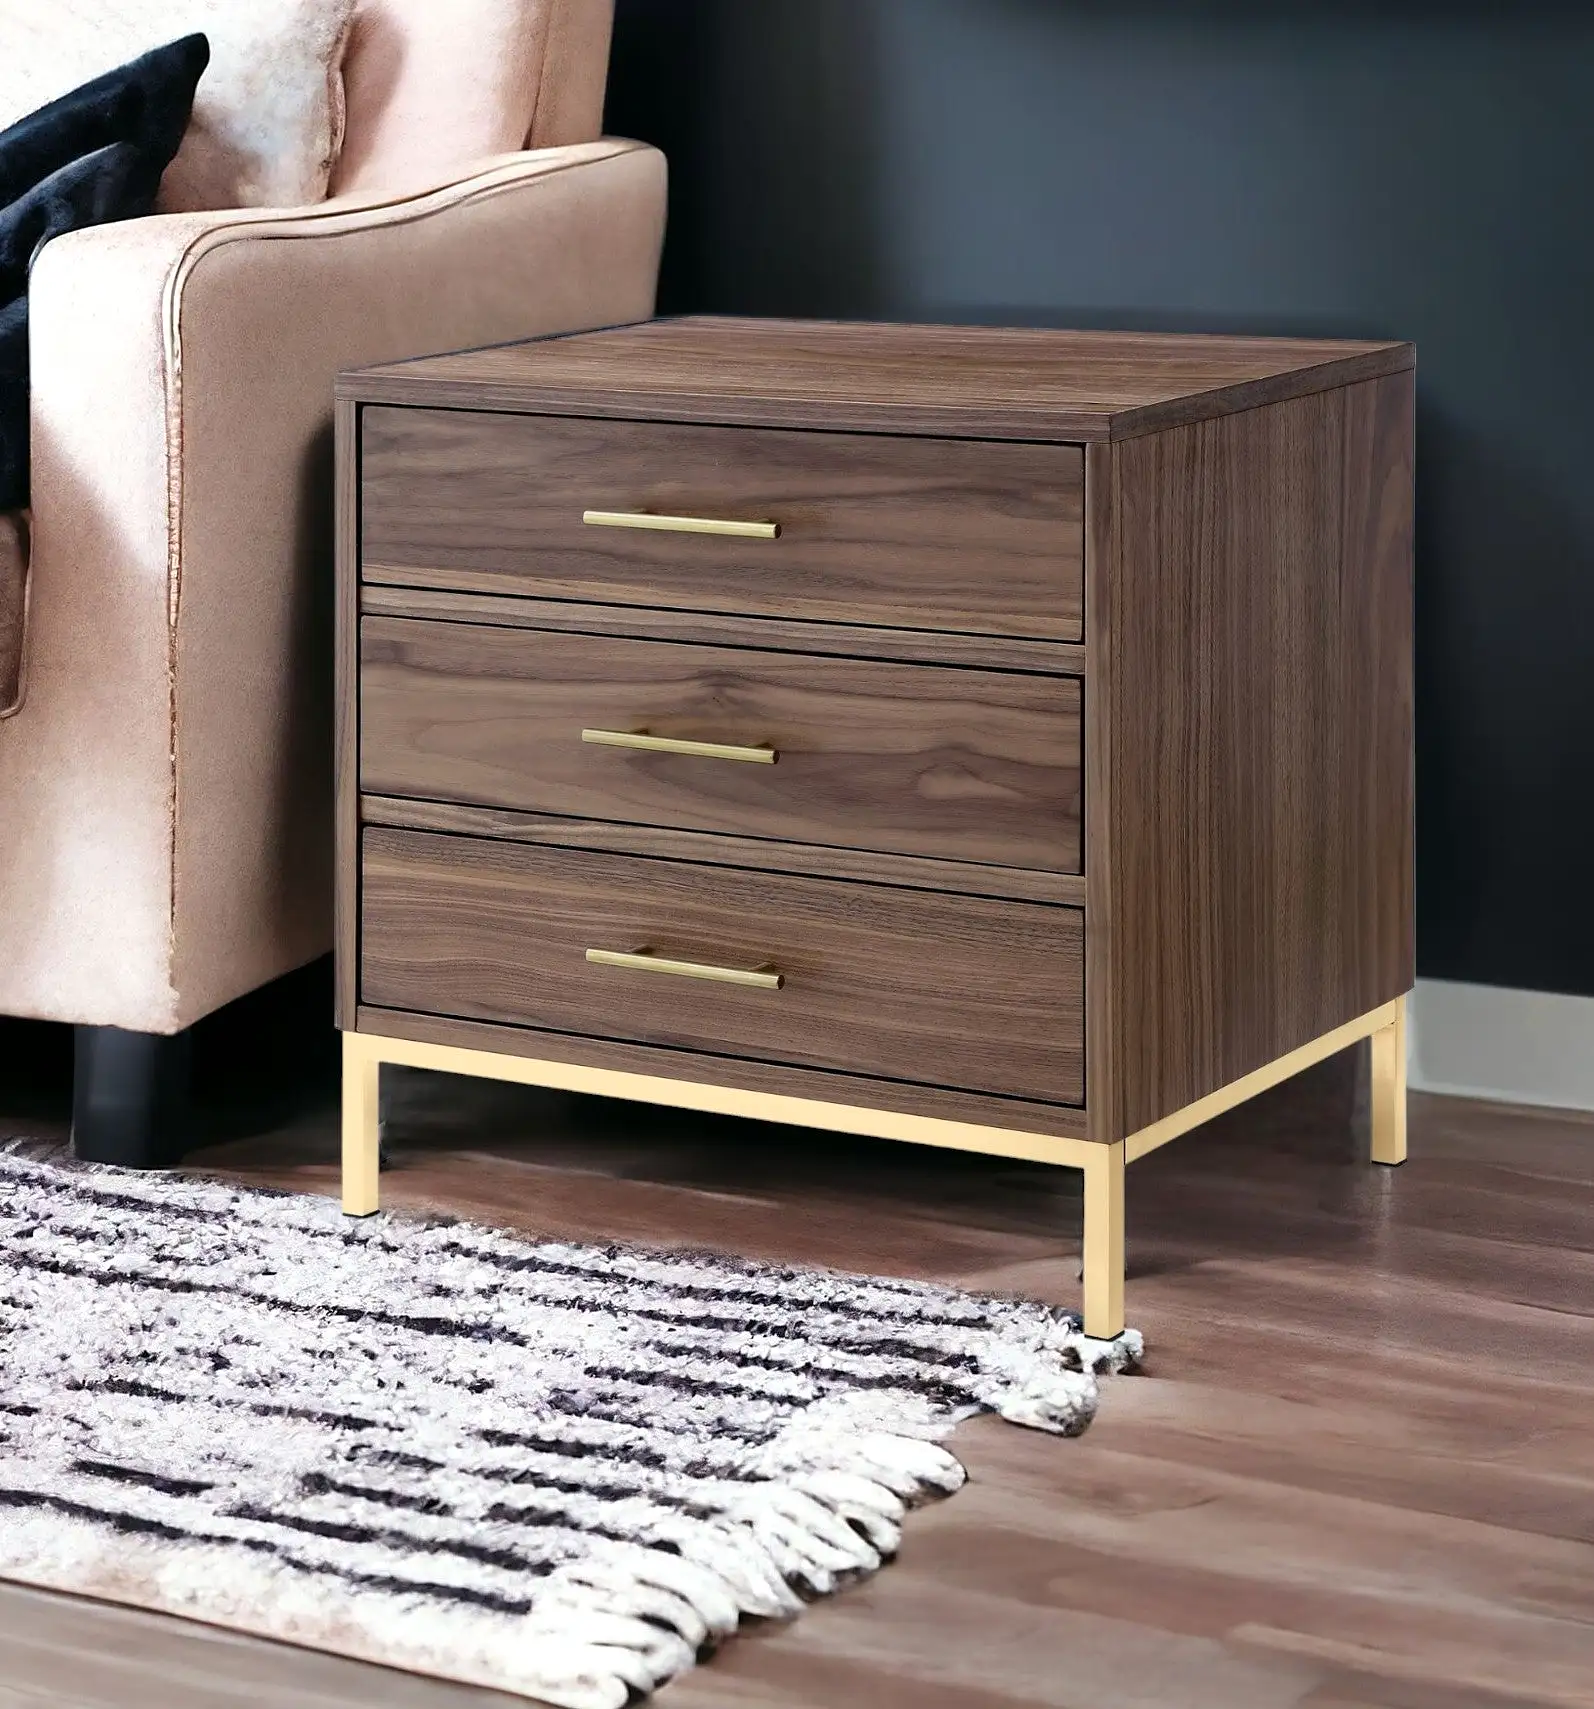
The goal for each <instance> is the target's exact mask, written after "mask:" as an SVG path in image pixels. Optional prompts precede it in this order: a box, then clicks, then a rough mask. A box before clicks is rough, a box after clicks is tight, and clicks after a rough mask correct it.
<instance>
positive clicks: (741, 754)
mask: <svg viewBox="0 0 1594 1709" xmlns="http://www.w3.org/2000/svg"><path fill="white" fill-rule="evenodd" d="M581 739H582V741H583V742H595V743H597V744H598V746H599V747H604V748H642V749H645V750H646V751H647V752H648V753H653V754H695V755H696V756H697V758H698V759H700V760H742V761H745V762H746V763H747V764H748V765H773V764H774V763H775V761H776V760H777V759H779V758H780V752H779V750H778V749H776V748H743V747H738V746H737V745H736V744H735V743H734V742H688V741H685V740H683V739H682V738H681V737H679V736H650V735H649V734H648V733H647V731H646V730H583V731H582V732H581Z"/></svg>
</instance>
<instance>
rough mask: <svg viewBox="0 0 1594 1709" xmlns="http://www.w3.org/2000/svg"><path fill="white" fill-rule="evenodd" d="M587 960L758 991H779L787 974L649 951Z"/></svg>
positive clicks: (595, 954) (602, 952)
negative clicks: (722, 964) (751, 988)
mask: <svg viewBox="0 0 1594 1709" xmlns="http://www.w3.org/2000/svg"><path fill="white" fill-rule="evenodd" d="M587 960H588V961H590V962H592V963H594V964H595V965H596V966H598V967H628V968H633V969H636V970H638V971H640V972H642V973H674V974H678V975H679V976H680V977H681V978H683V979H712V980H715V981H716V982H717V983H718V984H721V985H751V986H753V987H754V988H755V989H757V990H759V991H778V990H780V988H781V987H782V986H783V985H784V984H785V983H786V975H785V974H784V973H777V972H775V970H774V969H773V968H769V967H751V968H749V967H711V966H709V965H707V964H706V963H704V962H700V961H671V960H670V959H669V957H668V956H663V955H655V954H654V953H653V951H652V950H650V949H639V950H620V949H589V950H588V951H587Z"/></svg>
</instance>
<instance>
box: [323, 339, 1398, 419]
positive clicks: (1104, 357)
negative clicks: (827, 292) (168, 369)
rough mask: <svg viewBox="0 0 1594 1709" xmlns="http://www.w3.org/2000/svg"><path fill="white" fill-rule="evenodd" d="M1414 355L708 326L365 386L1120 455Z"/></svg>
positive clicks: (413, 369)
mask: <svg viewBox="0 0 1594 1709" xmlns="http://www.w3.org/2000/svg"><path fill="white" fill-rule="evenodd" d="M1412 360H1413V356H1412V348H1411V346H1410V345H1409V344H1396V343H1384V342H1360V343H1356V342H1351V341H1348V340H1327V339H1308V338H1228V337H1193V336H1190V335H1188V334H1163V333H1147V332H1058V331H1046V330H1036V329H1016V328H1012V327H1002V328H996V327H973V326H892V325H878V324H873V323H868V324H863V323H860V324H852V325H848V324H845V323H838V322H826V321H780V320H736V319H725V318H717V317H713V316H700V317H689V318H685V319H679V320H659V321H649V322H644V323H642V324H640V325H637V326H627V327H616V328H612V329H610V330H608V331H605V332H599V333H589V334H586V335H584V336H582V337H580V338H578V339H538V340H532V341H529V342H526V343H522V344H505V345H498V346H496V347H494V348H493V349H490V350H474V351H462V352H460V353H458V354H455V355H448V356H431V357H424V358H421V359H420V360H418V361H412V362H401V363H392V364H389V365H387V366H385V367H381V368H368V369H366V370H364V371H363V372H362V373H360V374H358V375H355V376H349V377H347V378H345V379H344V380H342V381H340V382H339V383H340V385H341V386H342V387H344V388H345V395H348V394H351V393H352V394H353V395H357V396H359V397H360V398H362V399H366V400H371V401H385V402H390V403H421V404H427V403H440V402H447V403H448V404H450V405H451V406H452V407H455V408H486V409H505V410H529V411H534V412H545V413H550V414H555V415H558V414H564V413H567V412H568V413H569V414H572V415H601V416H634V417H640V418H647V419H655V420H668V421H720V422H739V423H746V424H764V425H769V426H796V427H819V428H831V429H834V428H863V429H869V430H872V431H877V432H892V433H915V434H946V435H951V436H953V437H957V436H963V435H967V436H970V437H974V438H991V439H1040V440H1074V441H1089V440H1095V439H1119V438H1124V437H1128V436H1133V435H1136V434H1140V433H1147V432H1150V431H1152V430H1154V429H1157V428H1161V427H1167V426H1171V425H1174V424H1176V423H1180V422H1187V421H1193V420H1197V419H1201V418H1204V417H1208V416H1212V415H1222V414H1227V413H1229V412H1230V411H1233V410H1237V409H1249V408H1253V407H1255V406H1256V405H1258V404H1262V403H1269V402H1275V401H1278V400H1279V399H1282V398H1287V397H1297V396H1300V395H1302V394H1303V393H1307V392H1312V391H1321V390H1324V389H1326V388H1328V387H1331V386H1341V385H1345V384H1347V383H1348V382H1351V381H1355V380H1361V379H1369V378H1373V377H1376V376H1378V375H1382V374H1387V373H1391V372H1394V371H1396V370H1399V369H1403V368H1409V367H1410V366H1411V364H1412Z"/></svg>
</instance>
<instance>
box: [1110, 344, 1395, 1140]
mask: <svg viewBox="0 0 1594 1709" xmlns="http://www.w3.org/2000/svg"><path fill="white" fill-rule="evenodd" d="M1412 393H1413V387H1412V380H1411V377H1410V376H1409V375H1407V374H1400V375H1395V376H1392V377H1390V378H1387V379H1382V380H1377V381H1373V382H1369V383H1365V384H1361V385H1356V386H1352V387H1348V388H1345V389H1342V390H1338V391H1332V392H1321V393H1317V394H1314V395H1312V396H1308V397H1304V398H1300V399H1296V400H1293V401H1290V402H1287V403H1282V404H1276V405H1272V406H1270V407H1267V408H1263V409H1257V410H1251V411H1248V412H1246V413H1244V414H1239V415H1233V416H1229V417H1226V418H1223V419H1218V420H1213V421H1208V422H1202V423H1199V424H1197V425H1194V426H1190V427H1180V428H1176V429H1173V430H1171V431H1168V432H1165V433H1159V434H1155V435H1152V436H1149V437H1146V438H1143V439H1139V440H1135V441H1133V442H1132V443H1129V444H1125V445H1118V446H1114V447H1113V448H1112V450H1111V453H1110V476H1109V479H1110V494H1102V495H1099V502H1101V503H1103V504H1105V505H1110V514H1104V515H1103V516H1102V517H1101V518H1100V519H1099V520H1094V519H1093V529H1092V539H1093V543H1096V542H1097V541H1098V540H1099V542H1100V544H1101V546H1102V547H1103V548H1104V549H1105V553H1106V554H1107V555H1106V556H1105V557H1101V558H1098V559H1096V560H1095V561H1093V564H1092V577H1091V586H1090V600H1091V604H1090V623H1091V635H1092V643H1091V646H1092V651H1091V673H1092V674H1091V675H1090V677H1089V678H1088V682H1089V685H1090V692H1091V695H1092V701H1091V706H1092V708H1093V710H1092V712H1091V722H1092V726H1093V728H1092V739H1093V741H1094V742H1095V743H1097V744H1099V747H1098V749H1097V751H1096V752H1095V753H1094V755H1093V756H1092V760H1091V762H1090V765H1089V775H1090V777H1091V778H1092V779H1094V778H1095V777H1096V776H1097V775H1098V772H1099V773H1100V775H1101V776H1102V777H1103V779H1104V781H1105V790H1104V795H1103V799H1102V800H1101V801H1100V802H1098V803H1096V804H1094V805H1093V807H1092V809H1091V818H1092V823H1091V827H1090V832H1089V836H1088V844H1087V854H1086V864H1087V868H1088V869H1089V872H1090V875H1091V876H1090V878H1089V882H1090V885H1091V890H1090V900H1089V906H1090V909H1091V913H1090V929H1091V934H1092V952H1091V965H1092V970H1093V977H1092V990H1091V1014H1090V1026H1091V1029H1092V1035H1093V1039H1094V1037H1095V1033H1096V1029H1099V1028H1105V1029H1108V1036H1106V1037H1105V1038H1103V1039H1100V1040H1099V1041H1097V1042H1096V1043H1093V1047H1092V1060H1093V1062H1097V1061H1098V1060H1099V1061H1100V1063H1101V1064H1102V1065H1103V1068H1104V1069H1105V1072H1104V1074H1103V1075H1102V1077H1101V1079H1100V1080H1098V1079H1097V1078H1096V1076H1095V1075H1094V1074H1093V1078H1092V1085H1091V1113H1092V1118H1093V1132H1094V1133H1095V1136H1096V1137H1103V1136H1117V1135H1121V1134H1125V1133H1130V1132H1133V1131H1135V1130H1136V1129H1138V1128H1141V1127H1143V1126H1145V1125H1147V1124H1148V1123H1150V1122H1152V1121H1154V1120H1156V1119H1157V1118H1158V1117H1160V1116H1163V1115H1166V1114H1168V1113H1169V1112H1171V1111H1173V1110H1176V1109H1179V1108H1181V1107H1182V1106H1184V1105H1185V1104H1188V1103H1190V1102H1192V1101H1193V1100H1195V1099H1196V1098H1199V1097H1201V1096H1203V1095H1205V1094H1206V1093H1208V1092H1210V1091H1213V1090H1215V1089H1216V1088H1218V1087H1220V1086H1222V1085H1225V1084H1226V1083H1228V1082H1229V1081H1231V1080H1234V1079H1237V1078H1238V1077H1239V1076H1241V1075H1244V1074H1247V1073H1249V1072H1251V1071H1252V1070H1253V1069H1256V1068H1258V1067H1260V1066H1262V1065H1263V1064H1264V1063H1267V1062H1269V1061H1271V1060H1272V1059H1274V1058H1275V1057H1278V1056H1281V1055H1283V1054H1284V1053H1285V1052H1287V1051H1290V1050H1293V1049H1295V1048H1296V1047H1298V1046H1300V1045H1302V1044H1304V1043H1306V1042H1308V1041H1309V1040H1311V1039H1313V1038H1315V1037H1317V1036H1318V1035H1320V1034H1322V1033H1324V1032H1327V1031H1329V1030H1330V1029H1332V1028H1334V1027H1336V1026H1338V1025H1341V1024H1343V1023H1344V1022H1346V1021H1348V1020H1351V1019H1352V1018H1354V1017H1355V1016H1357V1015H1360V1014H1363V1013H1365V1012H1367V1011H1368V1010H1370V1009H1373V1008H1375V1007H1377V1006H1378V1005H1379V1004H1381V1003H1384V1002H1387V1001H1389V1000H1390V999H1392V998H1394V997H1396V996H1399V995H1400V994H1401V993H1403V992H1405V991H1406V990H1408V989H1409V988H1410V986H1411V983H1412V978H1413V939H1412V757H1411V756H1412V583H1411V530H1412ZM1096 502H1098V499H1097V497H1096V496H1095V495H1093V505H1094V503H1096ZM1098 862H1100V873H1101V876H1100V882H1099V884H1098V882H1097V879H1096V877H1095V873H1096V863H1098ZM1097 934H1101V938H1100V940H1099V942H1098V940H1097ZM1098 965H1099V967H1100V970H1101V977H1100V978H1099V979H1097V978H1096V977H1095V970H1096V969H1097V968H1098ZM1098 1045H1099V1057H1098Z"/></svg>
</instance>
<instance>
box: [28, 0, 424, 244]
mask: <svg viewBox="0 0 1594 1709" xmlns="http://www.w3.org/2000/svg"><path fill="white" fill-rule="evenodd" d="M438 3H439V4H442V0H438ZM354 4H355V0H48V3H47V4H42V3H41V0H0V126H3V125H9V124H12V123H14V122H15V121H16V120H17V119H19V118H21V117H22V116H23V115H24V114H25V113H30V112H32V111H33V110H34V109H35V108H37V107H42V106H43V105H44V104H45V103H46V102H48V101H52V100H54V99H55V98H56V97H58V96H59V95H61V94H63V93H65V92H66V91H67V90H70V89H72V88H74V87H76V86H77V85H78V84H81V83H84V82H86V81H88V80H89V79H90V78H92V77H95V76H97V75H98V74H99V73H101V72H104V71H107V70H109V69H111V68H112V67H114V66H116V65H118V64H120V63H122V62H124V61H126V60H130V59H132V58H134V57H135V56H137V55H140V54H143V53H145V52H147V51H149V50H150V49H151V48H154V47H156V46H157V45H159V44H160V43H162V42H168V41H170V40H172V38H173V37H175V36H179V35H184V34H191V33H194V32H203V33H204V35H205V36H206V37H207V38H208V40H209V42H210V51H211V62H210V69H209V70H208V72H207V73H206V75H205V79H204V82H203V83H202V85H201V86H200V90H199V95H198V98H197V99H196V101H195V103H194V110H193V120H192V123H191V124H190V125H189V127H188V131H187V134H186V135H185V137H184V139H183V144H182V147H181V149H180V150H179V151H178V154H177V157H176V159H175V160H174V161H173V162H172V164H171V166H170V167H169V168H168V170H167V172H166V175H165V178H164V180H163V182H162V184H161V188H160V194H159V197H158V199H157V202H156V208H157V211H159V212H162V213H177V212H185V211H191V210H196V209H211V208H248V207H298V206H302V205H304V204H305V203H310V202H319V201H321V200H323V199H324V198H325V196H326V192H327V181H328V177H329V175H330V173H331V171H332V167H333V164H334V163H335V161H336V160H337V156H338V150H339V148H340V147H341V145H342V139H343V73H342V63H343V50H344V45H345V42H346V40H347V37H348V33H349V29H350V25H351V21H352V18H353V15H354Z"/></svg>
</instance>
